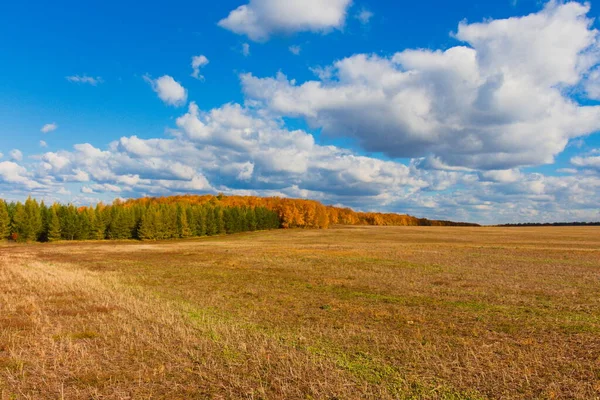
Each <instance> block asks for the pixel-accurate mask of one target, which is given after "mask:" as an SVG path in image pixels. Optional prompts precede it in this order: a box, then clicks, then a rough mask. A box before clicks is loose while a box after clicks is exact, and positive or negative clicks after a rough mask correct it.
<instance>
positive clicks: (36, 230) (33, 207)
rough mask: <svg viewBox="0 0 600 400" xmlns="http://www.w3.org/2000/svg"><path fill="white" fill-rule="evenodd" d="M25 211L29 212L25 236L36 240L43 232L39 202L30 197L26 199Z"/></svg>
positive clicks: (27, 238)
mask: <svg viewBox="0 0 600 400" xmlns="http://www.w3.org/2000/svg"><path fill="white" fill-rule="evenodd" d="M25 213H26V214H27V222H26V223H27V224H28V225H29V227H28V229H27V231H28V232H27V236H26V237H25V238H24V239H25V240H29V241H36V240H38V239H39V238H40V235H41V233H42V227H43V223H42V212H41V209H40V206H39V204H38V202H37V201H36V200H34V199H32V198H31V196H30V197H28V198H27V200H25Z"/></svg>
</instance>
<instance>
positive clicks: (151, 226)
mask: <svg viewBox="0 0 600 400" xmlns="http://www.w3.org/2000/svg"><path fill="white" fill-rule="evenodd" d="M157 214H158V213H157V210H156V208H155V207H153V206H150V207H148V208H147V209H146V210H145V212H144V214H142V219H141V222H140V227H139V229H138V237H139V239H141V240H156V239H158V235H159V234H158V229H157Z"/></svg>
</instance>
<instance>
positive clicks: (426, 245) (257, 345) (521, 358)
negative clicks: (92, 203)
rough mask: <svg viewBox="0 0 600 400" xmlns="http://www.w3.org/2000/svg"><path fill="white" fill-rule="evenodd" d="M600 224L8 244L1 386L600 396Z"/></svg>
mask: <svg viewBox="0 0 600 400" xmlns="http://www.w3.org/2000/svg"><path fill="white" fill-rule="evenodd" d="M599 310H600V229H598V228H434V227H421V228H420V227H343V228H335V229H330V230H327V231H317V230H306V231H302V230H293V231H272V232H259V233H253V234H244V235H236V236H230V237H220V238H208V239H198V240H189V241H179V242H159V243H139V242H122V243H113V242H104V243H93V242H89V243H59V244H51V245H0V398H1V399H2V400H4V399H13V398H16V399H21V398H23V399H60V398H64V399H90V398H91V399H96V398H97V399H100V398H101V399H126V398H133V399H139V398H142V399H143V398H168V399H173V398H175V399H177V398H180V399H188V398H199V399H203V398H215V399H221V398H223V399H225V398H228V399H229V398H231V399H237V398H248V399H262V398H264V399H322V398H323V399H334V398H337V399H356V398H373V399H392V398H399V399H408V398H415V399H419V398H429V399H438V398H440V399H484V398H498V399H500V398H506V399H513V398H522V399H531V398H544V399H546V398H547V399H551V398H557V399H558V398H578V399H597V398H600V396H599V393H600V311H599Z"/></svg>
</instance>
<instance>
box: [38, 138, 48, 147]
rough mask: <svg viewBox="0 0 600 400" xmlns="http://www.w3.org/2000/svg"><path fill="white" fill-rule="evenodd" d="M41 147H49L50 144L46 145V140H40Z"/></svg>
mask: <svg viewBox="0 0 600 400" xmlns="http://www.w3.org/2000/svg"><path fill="white" fill-rule="evenodd" d="M40 147H48V143H46V142H45V141H44V140H40Z"/></svg>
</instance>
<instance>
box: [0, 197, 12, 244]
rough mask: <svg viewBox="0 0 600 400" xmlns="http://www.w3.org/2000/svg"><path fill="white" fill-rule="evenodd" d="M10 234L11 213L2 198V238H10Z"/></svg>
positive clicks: (0, 238) (0, 220) (0, 211)
mask: <svg viewBox="0 0 600 400" xmlns="http://www.w3.org/2000/svg"><path fill="white" fill-rule="evenodd" d="M9 235H10V215H8V207H7V206H6V203H5V202H4V200H0V240H4V239H8V236H9Z"/></svg>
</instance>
